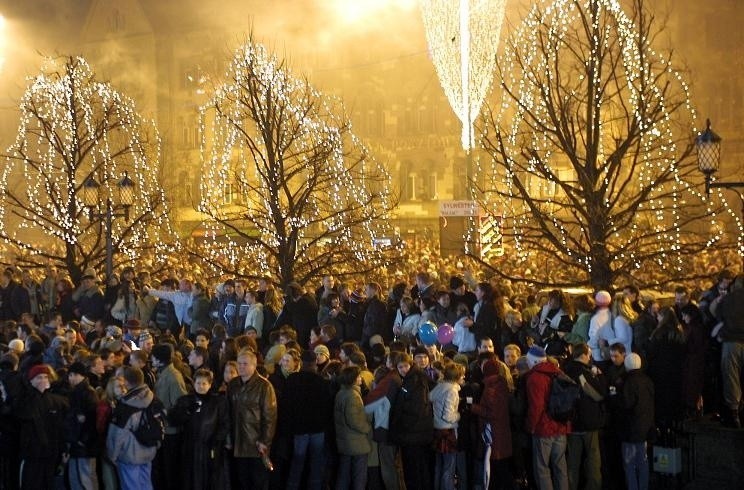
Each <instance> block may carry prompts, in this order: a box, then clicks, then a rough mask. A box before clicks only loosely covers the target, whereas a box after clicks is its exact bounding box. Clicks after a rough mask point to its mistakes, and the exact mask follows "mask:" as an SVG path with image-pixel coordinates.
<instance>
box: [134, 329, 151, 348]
mask: <svg viewBox="0 0 744 490" xmlns="http://www.w3.org/2000/svg"><path fill="white" fill-rule="evenodd" d="M148 340H152V334H151V333H150V331H149V330H143V331H142V333H141V334H140V336H139V339H137V344H139V345H140V346H142V344H143V343H144V342H147V341H148Z"/></svg>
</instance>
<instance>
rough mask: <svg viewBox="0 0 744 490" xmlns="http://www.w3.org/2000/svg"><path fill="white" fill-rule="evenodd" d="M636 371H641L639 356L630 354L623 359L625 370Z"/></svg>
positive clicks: (633, 353)
mask: <svg viewBox="0 0 744 490" xmlns="http://www.w3.org/2000/svg"><path fill="white" fill-rule="evenodd" d="M636 369H641V356H639V355H638V354H636V353H635V352H631V353H630V354H628V355H627V356H626V357H625V370H626V371H635V370H636Z"/></svg>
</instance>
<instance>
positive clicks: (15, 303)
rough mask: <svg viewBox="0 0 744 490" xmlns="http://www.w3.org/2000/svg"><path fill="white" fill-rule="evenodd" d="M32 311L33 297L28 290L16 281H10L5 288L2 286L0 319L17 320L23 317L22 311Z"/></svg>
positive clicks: (0, 289) (0, 291)
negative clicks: (31, 297) (30, 296)
mask: <svg viewBox="0 0 744 490" xmlns="http://www.w3.org/2000/svg"><path fill="white" fill-rule="evenodd" d="M30 312H31V299H30V298H29V296H28V290H27V289H26V288H24V287H22V286H21V285H20V284H18V283H17V282H15V281H10V282H9V283H8V285H7V286H6V287H4V288H0V320H15V321H18V320H20V318H21V314H22V313H30Z"/></svg>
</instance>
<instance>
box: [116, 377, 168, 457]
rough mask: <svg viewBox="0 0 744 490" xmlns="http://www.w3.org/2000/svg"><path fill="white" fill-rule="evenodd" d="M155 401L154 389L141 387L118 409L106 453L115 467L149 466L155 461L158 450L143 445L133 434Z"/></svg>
mask: <svg viewBox="0 0 744 490" xmlns="http://www.w3.org/2000/svg"><path fill="white" fill-rule="evenodd" d="M154 399H155V396H154V395H153V393H152V391H150V388H148V387H147V386H146V385H141V386H138V387H136V388H134V389H133V390H131V391H129V392H128V393H127V394H126V395H124V396H123V397H122V399H121V401H120V402H119V404H118V405H116V408H115V409H114V415H113V416H112V417H111V423H110V424H109V429H108V434H107V435H106V453H107V455H108V457H109V459H110V460H111V461H113V462H114V463H125V464H147V463H151V462H152V460H153V459H155V453H157V450H158V448H157V446H144V445H142V444H140V442H139V441H138V440H137V438H136V437H134V432H132V431H133V430H134V429H136V428H137V427H139V424H140V420H141V418H142V414H143V412H144V410H145V409H146V408H147V407H149V406H150V404H151V403H153V400H154Z"/></svg>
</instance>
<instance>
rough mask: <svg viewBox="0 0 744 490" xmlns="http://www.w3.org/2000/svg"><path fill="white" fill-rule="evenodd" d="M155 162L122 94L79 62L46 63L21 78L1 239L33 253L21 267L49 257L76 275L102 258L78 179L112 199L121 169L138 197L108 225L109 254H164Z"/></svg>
mask: <svg viewBox="0 0 744 490" xmlns="http://www.w3.org/2000/svg"><path fill="white" fill-rule="evenodd" d="M159 159H160V139H159V136H158V134H157V130H156V129H155V125H154V123H153V122H152V121H147V120H145V119H144V118H142V117H141V116H140V115H139V114H138V113H137V112H136V109H135V105H134V102H133V101H132V100H131V99H129V98H128V97H126V96H125V95H123V94H121V93H119V92H117V91H116V90H115V89H114V88H112V87H111V85H109V84H108V83H103V82H100V81H98V80H96V78H95V75H94V73H93V71H92V69H91V67H90V66H89V65H88V63H87V62H86V61H85V60H84V59H83V58H80V57H69V58H55V59H48V60H46V61H45V62H44V65H43V66H42V69H41V72H40V73H39V74H38V75H36V76H35V77H33V78H30V79H29V85H28V88H27V89H26V91H25V93H24V94H23V97H22V99H21V104H20V123H19V126H18V132H17V134H16V139H15V142H14V143H13V145H12V146H11V147H10V148H9V149H8V151H7V155H6V165H5V167H4V169H3V171H2V173H1V174H0V194H1V195H2V196H3V197H2V203H1V205H0V237H2V238H3V239H4V240H5V241H6V243H8V244H10V245H12V246H15V247H18V248H19V249H21V250H22V251H27V252H32V253H31V254H28V255H24V257H26V258H25V259H24V260H27V261H28V264H27V265H31V266H33V265H37V266H38V265H45V264H47V263H50V262H52V263H57V265H60V266H62V267H64V268H66V269H67V270H69V271H70V274H71V275H72V277H73V278H77V277H79V275H80V273H81V272H82V270H83V269H84V268H86V267H98V266H100V265H101V264H102V262H103V260H104V257H105V244H104V243H103V241H102V235H103V230H102V226H103V223H102V221H101V220H100V219H94V220H89V219H88V214H87V210H86V208H85V206H84V200H83V183H84V182H85V180H86V179H87V178H88V177H90V176H95V178H96V180H97V181H98V182H99V183H100V185H101V189H102V194H103V196H104V197H105V196H106V195H108V196H112V195H113V194H114V193H115V192H116V189H117V183H118V182H119V181H120V179H121V177H122V175H123V173H124V172H128V173H129V175H130V176H131V177H132V178H133V179H134V180H135V181H136V182H137V183H138V185H137V187H136V193H137V194H136V199H135V200H134V203H133V204H132V206H131V208H130V213H131V217H132V219H131V221H130V222H128V223H124V222H121V221H117V222H116V223H115V224H114V226H113V229H112V237H113V243H114V247H115V250H118V251H119V252H120V253H123V254H125V255H126V256H128V257H129V258H132V259H133V258H135V257H137V256H138V255H139V254H141V253H142V251H143V250H145V249H146V248H148V247H155V248H156V250H157V251H158V253H159V254H160V253H164V252H165V251H166V245H165V243H166V242H167V243H169V247H171V248H172V246H173V243H172V241H173V239H174V235H173V234H172V231H171V228H170V224H169V220H168V207H167V205H166V200H165V194H164V191H163V189H162V186H161V185H160V184H159V183H158V181H157V177H158V174H159ZM41 237H43V238H41Z"/></svg>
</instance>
